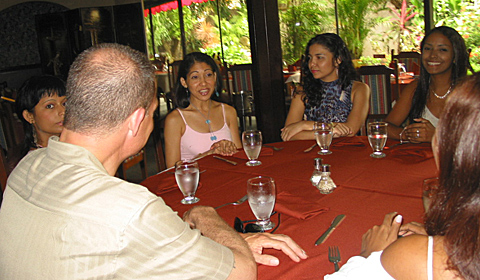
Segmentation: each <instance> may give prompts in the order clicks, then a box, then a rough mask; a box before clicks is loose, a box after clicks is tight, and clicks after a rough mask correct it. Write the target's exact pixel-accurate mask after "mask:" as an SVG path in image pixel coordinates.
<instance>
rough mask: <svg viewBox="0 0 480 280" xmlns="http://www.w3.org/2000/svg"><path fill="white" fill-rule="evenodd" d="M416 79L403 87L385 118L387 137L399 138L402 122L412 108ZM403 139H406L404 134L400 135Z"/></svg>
mask: <svg viewBox="0 0 480 280" xmlns="http://www.w3.org/2000/svg"><path fill="white" fill-rule="evenodd" d="M417 84H418V80H415V81H413V82H411V83H410V84H409V85H407V86H406V87H405V89H404V90H403V91H402V93H401V94H400V97H399V98H398V99H397V102H396V103H395V106H393V108H392V111H390V113H389V114H388V116H387V117H386V118H385V121H386V122H388V138H390V139H397V140H398V139H400V133H401V132H402V130H403V127H401V125H402V123H403V122H404V121H405V120H406V119H407V117H408V114H409V113H410V109H411V108H412V99H413V95H414V93H415V90H416V88H417ZM402 139H403V140H407V138H406V135H402Z"/></svg>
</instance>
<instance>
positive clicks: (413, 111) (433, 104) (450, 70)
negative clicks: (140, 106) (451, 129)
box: [385, 26, 473, 143]
mask: <svg viewBox="0 0 480 280" xmlns="http://www.w3.org/2000/svg"><path fill="white" fill-rule="evenodd" d="M420 47H421V52H422V56H421V70H420V78H419V79H417V80H415V81H413V82H412V83H410V84H409V85H407V86H406V87H405V89H404V90H403V91H402V93H401V95H400V97H399V98H398V100H397V102H396V104H395V106H394V107H393V109H392V111H391V112H390V114H388V116H387V118H386V119H385V120H386V121H387V122H388V123H390V125H389V127H388V137H389V138H391V139H401V140H402V141H409V142H412V143H421V142H431V141H432V137H433V135H434V134H435V127H436V126H437V122H438V117H439V116H440V114H441V112H442V110H443V107H444V106H445V100H446V97H447V96H448V95H449V94H450V93H451V92H452V90H453V88H454V87H455V84H456V83H457V82H458V80H459V79H460V78H462V77H464V76H465V75H466V74H467V69H470V70H471V71H472V72H473V70H472V68H471V66H470V63H469V61H468V52H467V49H466V47H465V42H464V40H463V38H462V36H460V34H458V32H457V31H456V30H455V29H453V28H450V27H447V26H440V27H436V28H434V29H432V30H431V31H430V32H429V33H428V34H427V35H425V38H423V40H422V43H421V44H420ZM405 121H408V122H407V123H408V125H407V126H405V127H403V124H404V123H405Z"/></svg>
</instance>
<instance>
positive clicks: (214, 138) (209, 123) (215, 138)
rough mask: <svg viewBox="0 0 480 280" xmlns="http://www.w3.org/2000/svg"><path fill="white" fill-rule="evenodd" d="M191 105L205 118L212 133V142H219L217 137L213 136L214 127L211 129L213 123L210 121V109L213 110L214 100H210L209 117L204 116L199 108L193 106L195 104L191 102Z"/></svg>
mask: <svg viewBox="0 0 480 280" xmlns="http://www.w3.org/2000/svg"><path fill="white" fill-rule="evenodd" d="M190 104H191V105H192V106H193V108H195V110H197V111H198V112H199V113H200V114H201V115H202V116H203V117H204V118H205V123H206V124H207V125H208V130H209V131H210V140H212V141H215V140H217V136H215V134H213V131H212V127H211V121H210V109H211V108H212V100H210V104H209V105H208V113H207V116H205V114H203V113H202V112H201V111H200V110H198V108H197V106H195V105H193V103H191V102H190Z"/></svg>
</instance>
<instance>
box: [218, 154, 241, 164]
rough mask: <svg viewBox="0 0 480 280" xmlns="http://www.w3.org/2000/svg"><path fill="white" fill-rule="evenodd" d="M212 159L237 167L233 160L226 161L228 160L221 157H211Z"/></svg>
mask: <svg viewBox="0 0 480 280" xmlns="http://www.w3.org/2000/svg"><path fill="white" fill-rule="evenodd" d="M213 157H214V158H216V159H219V160H223V161H224V162H228V163H230V164H231V165H237V163H236V162H234V161H233V160H228V159H226V158H222V157H219V156H213Z"/></svg>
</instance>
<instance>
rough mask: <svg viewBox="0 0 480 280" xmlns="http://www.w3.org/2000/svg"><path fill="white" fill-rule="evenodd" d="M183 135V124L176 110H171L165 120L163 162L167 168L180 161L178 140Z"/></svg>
mask: <svg viewBox="0 0 480 280" xmlns="http://www.w3.org/2000/svg"><path fill="white" fill-rule="evenodd" d="M184 133H185V123H184V122H183V120H182V117H181V116H180V113H178V111H177V110H173V111H172V112H170V113H169V114H168V115H167V118H166V119H165V130H164V135H165V161H166V163H167V167H171V166H174V165H175V162H177V161H179V160H180V159H181V151H180V140H181V138H182V135H183V134H184Z"/></svg>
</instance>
